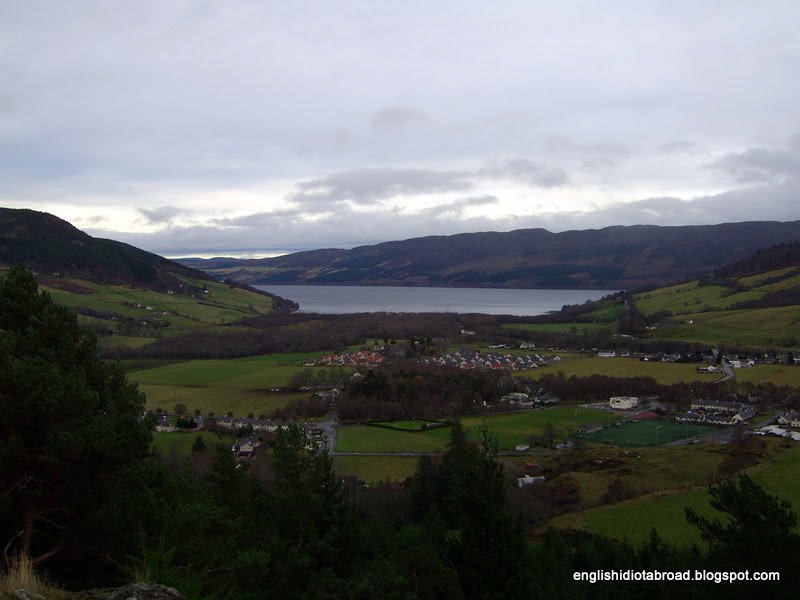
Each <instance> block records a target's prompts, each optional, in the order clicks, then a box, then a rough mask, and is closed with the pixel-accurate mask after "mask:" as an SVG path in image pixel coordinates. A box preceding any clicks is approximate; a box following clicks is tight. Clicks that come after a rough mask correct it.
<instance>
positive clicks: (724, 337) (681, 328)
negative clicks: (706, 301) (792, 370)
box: [650, 306, 800, 348]
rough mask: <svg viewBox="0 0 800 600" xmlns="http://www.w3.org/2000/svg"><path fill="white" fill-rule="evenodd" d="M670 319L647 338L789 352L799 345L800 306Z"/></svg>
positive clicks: (716, 312) (721, 312)
mask: <svg viewBox="0 0 800 600" xmlns="http://www.w3.org/2000/svg"><path fill="white" fill-rule="evenodd" d="M688 320H689V319H687V318H685V317H683V318H678V317H670V318H668V319H665V320H664V321H663V325H664V326H663V327H660V328H659V329H656V330H655V331H653V332H651V334H650V337H656V338H662V339H673V340H685V341H692V342H701V343H705V344H725V343H730V344H747V345H752V346H778V347H786V348H792V347H795V348H796V347H797V346H798V343H800V306H779V307H776V308H753V309H748V310H731V311H724V312H723V311H715V312H704V313H697V314H694V315H692V316H691V320H692V321H693V322H692V323H688Z"/></svg>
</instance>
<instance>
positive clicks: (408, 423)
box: [365, 419, 446, 431]
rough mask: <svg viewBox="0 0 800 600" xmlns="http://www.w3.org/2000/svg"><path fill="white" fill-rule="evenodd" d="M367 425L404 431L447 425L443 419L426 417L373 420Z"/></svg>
mask: <svg viewBox="0 0 800 600" xmlns="http://www.w3.org/2000/svg"><path fill="white" fill-rule="evenodd" d="M365 424H366V425H372V426H379V427H389V428H391V429H402V430H403V431H425V430H426V429H427V427H426V425H438V426H440V427H441V426H446V425H445V424H444V423H442V422H441V421H428V420H426V419H404V420H397V421H372V422H369V423H365Z"/></svg>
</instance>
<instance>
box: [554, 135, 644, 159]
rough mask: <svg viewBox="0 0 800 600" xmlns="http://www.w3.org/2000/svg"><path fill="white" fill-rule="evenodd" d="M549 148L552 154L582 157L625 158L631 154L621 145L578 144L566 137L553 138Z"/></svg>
mask: <svg viewBox="0 0 800 600" xmlns="http://www.w3.org/2000/svg"><path fill="white" fill-rule="evenodd" d="M547 147H548V149H549V150H551V151H552V152H559V153H565V154H581V155H587V154H588V155H594V156H596V155H602V156H605V155H611V156H624V155H627V154H630V152H631V151H630V149H629V148H627V147H626V146H622V145H619V144H605V143H596V144H587V143H582V142H576V141H574V140H571V139H569V138H567V137H564V136H553V137H550V138H549V139H548V140H547Z"/></svg>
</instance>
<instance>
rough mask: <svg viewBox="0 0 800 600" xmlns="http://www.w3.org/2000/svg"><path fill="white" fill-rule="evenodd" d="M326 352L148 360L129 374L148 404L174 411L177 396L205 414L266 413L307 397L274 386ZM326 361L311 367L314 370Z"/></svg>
mask: <svg viewBox="0 0 800 600" xmlns="http://www.w3.org/2000/svg"><path fill="white" fill-rule="evenodd" d="M323 354H324V352H316V353H301V354H270V355H264V356H253V357H247V358H234V359H213V360H189V361H180V362H174V361H172V362H169V361H164V362H163V363H160V362H157V361H148V362H146V363H132V364H133V365H134V366H136V367H138V368H137V370H134V371H131V372H130V373H129V375H128V377H129V378H130V379H131V380H132V381H135V382H137V383H138V384H139V388H140V389H141V390H142V391H143V392H144V393H145V394H146V395H147V407H148V408H149V409H151V410H153V409H155V408H158V407H161V408H163V409H165V410H168V411H172V409H173V408H174V406H175V404H176V403H177V402H182V403H184V404H186V406H187V408H189V410H190V411H193V410H194V409H195V408H198V409H200V410H201V411H202V412H203V414H207V413H208V412H209V411H214V412H216V413H217V414H225V413H227V412H228V411H233V412H234V414H235V415H237V416H242V415H246V414H247V413H249V412H252V413H254V414H255V415H260V414H268V413H270V412H272V411H273V410H274V409H276V408H281V407H283V406H286V404H287V403H288V402H289V401H291V400H297V399H301V398H307V397H308V395H309V392H299V393H276V392H270V391H269V390H270V389H271V388H281V387H285V386H286V385H287V384H288V383H289V380H290V379H291V377H292V376H293V375H294V374H295V373H297V372H298V371H301V370H304V369H306V368H308V367H304V366H303V364H304V362H306V361H307V360H308V359H309V358H312V357H315V356H321V355H323ZM325 369H326V367H312V370H313V371H315V372H316V371H317V370H325Z"/></svg>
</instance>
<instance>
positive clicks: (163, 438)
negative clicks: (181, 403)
mask: <svg viewBox="0 0 800 600" xmlns="http://www.w3.org/2000/svg"><path fill="white" fill-rule="evenodd" d="M198 435H199V436H202V438H203V440H204V441H205V443H206V446H207V447H209V448H215V447H216V446H217V445H218V444H220V443H221V444H223V445H224V446H225V447H226V448H230V447H231V445H232V444H233V437H232V436H229V435H224V436H220V435H217V434H216V433H211V432H210V431H199V432H192V433H188V432H182V431H171V432H168V433H167V432H158V431H157V432H155V433H153V446H152V447H153V450H155V451H156V452H158V453H159V454H160V455H162V456H167V455H171V456H178V457H181V458H184V457H187V456H189V454H190V453H191V452H192V446H193V445H194V441H195V439H197V436H198Z"/></svg>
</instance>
